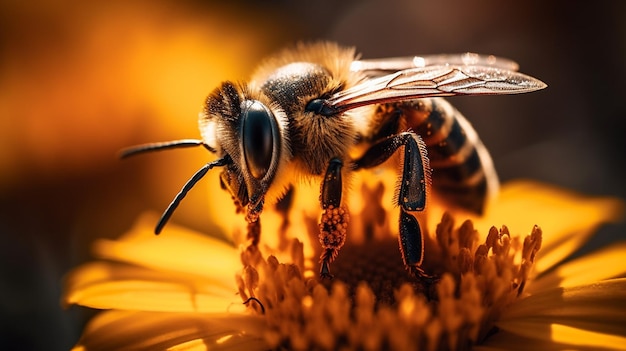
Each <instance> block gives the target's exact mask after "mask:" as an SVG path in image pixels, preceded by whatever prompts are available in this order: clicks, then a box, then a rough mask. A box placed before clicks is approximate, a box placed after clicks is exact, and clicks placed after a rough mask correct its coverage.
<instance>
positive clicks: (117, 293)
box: [63, 262, 241, 312]
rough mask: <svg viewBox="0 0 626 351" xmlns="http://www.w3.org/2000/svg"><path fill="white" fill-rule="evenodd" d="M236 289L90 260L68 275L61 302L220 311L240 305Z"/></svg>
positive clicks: (120, 307) (103, 307)
mask: <svg viewBox="0 0 626 351" xmlns="http://www.w3.org/2000/svg"><path fill="white" fill-rule="evenodd" d="M233 281H234V279H233ZM236 291H237V290H236V288H235V286H234V284H232V285H231V286H228V285H224V284H223V283H222V282H219V281H215V280H213V279H208V280H207V279H206V278H199V277H197V276H192V275H183V274H177V275H175V276H174V275H171V274H167V273H164V272H157V271H153V270H149V269H146V268H143V267H137V266H130V265H125V264H119V263H111V262H93V263H89V264H85V265H83V266H81V267H79V268H77V269H75V270H74V271H72V272H70V274H68V276H67V278H66V289H65V295H64V296H63V302H64V304H66V305H70V304H78V305H83V306H88V307H92V308H99V309H110V308H116V309H126V310H143V311H179V312H184V311H195V312H224V311H226V310H227V309H229V308H231V307H232V309H233V310H235V309H237V307H241V298H240V297H238V296H236V295H235V293H236Z"/></svg>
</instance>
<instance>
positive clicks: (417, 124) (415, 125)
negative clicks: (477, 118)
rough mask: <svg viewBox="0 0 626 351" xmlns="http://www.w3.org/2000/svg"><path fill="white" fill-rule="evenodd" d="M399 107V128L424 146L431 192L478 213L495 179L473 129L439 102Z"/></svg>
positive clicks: (409, 103) (438, 99)
mask: <svg viewBox="0 0 626 351" xmlns="http://www.w3.org/2000/svg"><path fill="white" fill-rule="evenodd" d="M399 107H400V109H401V111H402V116H403V118H404V123H400V126H401V128H403V129H411V130H413V131H415V132H416V133H417V134H419V135H420V136H421V137H422V139H423V140H424V143H425V144H426V148H427V151H428V158H429V160H430V165H431V168H432V169H433V172H432V187H433V189H434V190H435V192H437V194H439V195H440V196H441V197H443V198H444V199H445V200H448V201H450V202H451V203H453V204H455V205H457V206H460V207H462V208H465V209H467V210H471V211H473V212H477V213H481V212H482V210H483V209H484V205H485V201H486V200H487V198H488V196H489V195H490V193H491V192H492V191H493V190H495V188H497V186H498V179H497V176H496V173H495V169H494V167H493V162H492V161H491V156H489V153H488V152H487V150H486V148H485V146H484V145H483V143H482V142H481V141H480V139H479V138H478V135H477V134H476V132H475V131H474V128H472V126H471V125H470V123H469V122H468V121H467V120H466V119H465V117H463V115H461V113H460V112H459V111H457V110H456V109H455V108H454V107H452V105H450V104H449V103H448V102H447V101H446V100H444V99H441V98H428V99H420V100H415V101H409V102H405V103H402V104H401V105H400V106H399ZM401 119H402V117H401Z"/></svg>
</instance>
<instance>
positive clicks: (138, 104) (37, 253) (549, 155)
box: [0, 0, 626, 350]
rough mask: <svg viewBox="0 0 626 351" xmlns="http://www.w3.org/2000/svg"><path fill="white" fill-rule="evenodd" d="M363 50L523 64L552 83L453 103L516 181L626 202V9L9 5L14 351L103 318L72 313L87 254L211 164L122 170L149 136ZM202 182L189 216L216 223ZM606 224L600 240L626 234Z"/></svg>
mask: <svg viewBox="0 0 626 351" xmlns="http://www.w3.org/2000/svg"><path fill="white" fill-rule="evenodd" d="M313 39H329V40H335V41H338V42H340V43H341V44H345V45H354V46H356V47H357V48H358V50H359V51H360V52H361V53H362V54H363V57H366V58H374V57H390V56H406V55H414V54H433V53H456V52H465V51H473V52H479V53H487V54H495V55H499V56H504V57H510V58H513V59H515V60H516V61H517V62H519V64H520V66H521V71H522V72H525V73H528V74H530V75H533V76H535V77H538V78H540V79H542V80H543V81H545V82H546V83H547V84H548V85H549V87H548V89H547V90H544V91H541V92H538V93H533V94H528V95H520V96H498V97H472V98H461V97H459V98H454V99H453V100H452V102H453V103H454V104H455V106H457V108H459V109H460V110H461V111H462V112H463V113H464V114H465V116H467V117H468V119H469V120H470V121H471V122H472V123H473V124H474V127H475V128H476V129H477V131H478V132H479V134H480V135H481V137H482V139H483V141H484V143H485V144H486V145H487V147H488V148H489V149H490V150H491V152H492V155H493V157H494V160H495V164H496V168H497V169H498V171H499V174H500V176H501V178H502V180H503V181H506V180H509V179H514V178H522V177H523V178H533V179H537V180H541V181H545V182H549V183H553V184H557V185H560V186H563V187H567V188H571V189H575V190H577V191H580V192H583V193H586V194H591V195H609V196H616V197H621V198H626V186H625V184H624V183H625V182H624V177H625V176H626V172H625V164H624V154H623V150H624V149H625V146H626V137H625V135H626V134H625V132H626V119H625V117H626V95H625V93H626V90H625V89H624V82H626V64H625V63H626V2H619V1H604V0H600V1H594V2H582V3H576V4H573V3H572V2H566V1H540V0H536V1H524V2H501V1H496V0H479V1H474V0H472V1H463V2H459V1H451V0H450V1H448V0H445V1H437V2H434V1H422V0H420V1H415V0H370V1H367V0H366V1H356V0H345V1H341V2H334V1H330V0H322V1H316V2H296V1H287V0H283V1H258V2H255V1H251V0H250V1H245V0H236V1H230V2H228V5H225V4H222V3H220V2H217V1H191V0H187V1H173V0H172V1H168V0H159V1H116V0H114V1H94V2H83V1H75V0H63V1H47V0H37V1H31V2H20V1H15V0H8V1H2V2H0V345H2V346H0V349H7V350H9V349H20V350H41V349H45V350H67V349H69V348H70V347H71V346H72V345H73V344H74V343H75V342H76V340H77V339H78V337H79V335H80V332H81V328H82V326H83V323H84V322H85V320H86V318H87V317H88V316H89V312H87V311H85V310H83V309H78V308H70V309H67V310H64V309H62V308H61V306H60V303H59V298H60V294H61V289H62V278H63V275H64V274H65V272H67V271H68V270H70V269H71V268H72V267H75V266H76V265H78V264H80V263H82V262H85V261H87V260H88V259H89V257H90V255H89V244H90V242H92V241H93V240H94V239H95V238H98V237H109V238H113V237H117V236H119V235H120V234H121V233H123V232H124V231H125V230H126V229H128V227H129V226H130V225H131V223H132V221H133V220H134V219H135V218H136V217H137V215H138V214H139V213H141V212H143V211H145V210H153V211H157V212H160V211H162V210H163V209H164V208H165V207H166V205H167V204H168V203H169V201H170V200H171V198H172V196H173V195H174V194H175V193H176V192H177V191H178V190H179V188H180V186H181V185H182V184H183V183H184V182H185V181H186V180H187V179H188V177H189V176H190V175H191V174H193V172H195V170H196V169H198V168H199V167H200V166H201V165H203V164H204V163H205V162H207V161H208V160H209V159H210V155H208V154H207V153H206V151H203V150H200V149H197V150H196V149H187V150H179V151H171V152H168V153H158V154H154V155H146V156H143V157H138V158H136V159H133V160H125V161H123V162H122V161H119V160H118V159H117V156H116V153H117V151H118V150H119V149H120V148H122V147H125V146H129V145H134V144H138V143H144V142H150V141H161V140H172V139H179V138H197V137H199V133H198V130H197V115H198V112H199V111H200V110H201V107H202V103H203V100H204V98H205V96H206V95H207V94H208V93H209V92H210V91H211V90H213V89H214V88H215V87H216V86H217V84H218V83H219V82H220V81H222V80H225V79H231V80H245V79H246V78H247V77H248V75H249V74H250V73H251V70H252V69H253V68H254V66H255V64H256V63H257V62H258V61H259V60H260V59H261V58H262V57H264V56H265V55H267V54H270V53H272V52H274V51H276V50H278V49H279V48H282V47H284V46H285V45H291V44H293V43H294V42H296V41H298V40H313ZM216 190H217V191H219V190H218V187H217V184H216V183H215V182H211V181H203V182H201V183H200V184H198V186H196V188H194V190H193V191H192V192H191V193H190V194H189V196H188V198H187V199H186V200H185V201H184V202H183V204H182V205H181V207H180V208H179V209H178V211H177V212H176V214H175V215H174V219H173V220H174V221H176V222H178V223H182V224H184V225H186V226H188V227H191V228H194V229H197V230H201V231H209V230H211V229H212V224H211V221H210V220H209V219H208V214H207V212H208V211H210V210H209V209H210V201H211V197H210V196H207V194H210V193H211V192H212V191H216ZM624 229H625V227H624V225H611V226H606V227H604V228H603V229H602V230H601V231H600V233H599V234H598V236H597V237H596V238H595V239H594V241H593V242H592V243H590V245H589V247H596V246H600V245H605V244H607V243H610V242H611V241H615V240H623V239H624V238H625V234H626V232H625V231H624Z"/></svg>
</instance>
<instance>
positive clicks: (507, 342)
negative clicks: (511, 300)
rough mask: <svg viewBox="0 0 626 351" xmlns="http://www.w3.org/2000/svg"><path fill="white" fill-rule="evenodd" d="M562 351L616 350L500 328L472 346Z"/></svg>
mask: <svg viewBox="0 0 626 351" xmlns="http://www.w3.org/2000/svg"><path fill="white" fill-rule="evenodd" d="M528 350H542V351H562V350H578V351H602V350H614V349H611V348H603V347H602V348H601V347H598V346H583V345H576V346H575V347H573V346H572V344H570V343H559V342H556V341H554V340H544V339H537V338H528V337H524V336H521V335H517V334H513V333H510V332H508V331H506V330H499V331H498V332H497V333H495V334H493V335H491V336H489V337H488V338H487V339H486V340H485V341H483V342H482V343H481V344H480V345H476V346H473V347H472V351H528Z"/></svg>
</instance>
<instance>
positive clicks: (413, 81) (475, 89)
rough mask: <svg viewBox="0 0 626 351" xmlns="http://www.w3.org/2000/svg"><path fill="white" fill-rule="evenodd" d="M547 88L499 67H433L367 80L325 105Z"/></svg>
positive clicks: (338, 108) (347, 107)
mask: <svg viewBox="0 0 626 351" xmlns="http://www.w3.org/2000/svg"><path fill="white" fill-rule="evenodd" d="M545 87H546V84H544V83H543V82H542V81H540V80H538V79H535V78H533V77H530V76H527V75H525V74H522V73H519V72H515V71H512V70H507V69H502V68H500V67H493V66H479V65H434V66H426V67H421V68H409V69H405V70H401V71H398V72H395V73H392V74H387V75H384V76H381V77H378V78H373V79H367V80H365V81H363V82H362V83H359V84H357V85H356V86H354V87H352V88H349V89H347V90H344V91H341V92H339V93H337V94H335V95H333V96H332V97H331V98H329V99H328V100H326V101H325V102H324V105H325V106H324V108H325V109H326V110H327V111H332V112H334V113H339V112H343V111H346V110H350V109H353V108H356V107H360V106H365V105H371V104H375V103H385V102H393V101H399V100H407V99H415V98H422V97H433V96H454V95H500V94H518V93H527V92H532V91H536V90H540V89H543V88H545Z"/></svg>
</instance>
